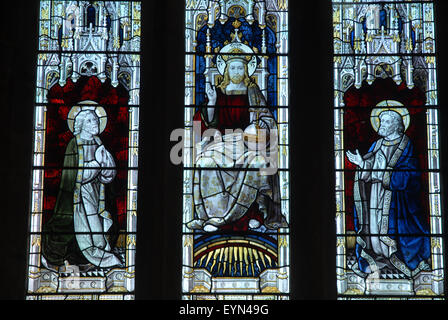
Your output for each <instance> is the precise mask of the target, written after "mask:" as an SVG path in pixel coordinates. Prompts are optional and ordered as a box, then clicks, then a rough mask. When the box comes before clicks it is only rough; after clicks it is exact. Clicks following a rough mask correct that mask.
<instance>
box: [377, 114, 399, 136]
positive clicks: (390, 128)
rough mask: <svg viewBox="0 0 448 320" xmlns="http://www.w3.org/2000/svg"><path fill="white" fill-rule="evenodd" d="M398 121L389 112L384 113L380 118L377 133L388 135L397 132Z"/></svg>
mask: <svg viewBox="0 0 448 320" xmlns="http://www.w3.org/2000/svg"><path fill="white" fill-rule="evenodd" d="M397 129H398V123H397V120H396V119H395V118H394V117H392V116H391V115H389V114H385V115H383V116H382V117H381V118H380V128H379V129H378V134H379V135H380V136H382V137H387V136H390V135H391V134H393V133H395V132H397Z"/></svg>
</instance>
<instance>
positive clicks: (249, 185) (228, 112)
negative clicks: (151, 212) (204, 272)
mask: <svg viewBox="0 0 448 320" xmlns="http://www.w3.org/2000/svg"><path fill="white" fill-rule="evenodd" d="M235 33H236V34H235V36H234V37H233V41H232V42H231V43H229V44H227V45H226V46H224V47H223V48H222V49H221V51H220V54H219V55H218V56H217V69H218V71H219V72H220V74H221V75H222V78H221V81H220V82H219V83H218V84H217V85H216V86H215V87H214V86H212V85H210V83H207V88H206V94H207V106H204V107H202V108H201V110H199V111H198V112H197V113H196V115H195V117H194V120H195V121H200V122H201V128H202V131H204V130H205V129H212V130H211V131H214V132H215V135H214V136H213V137H210V136H208V135H204V137H203V138H202V140H201V141H200V142H199V143H198V148H197V150H199V154H198V155H197V158H196V168H197V169H196V170H195V172H194V195H193V199H194V205H195V218H194V219H193V220H191V221H189V222H188V223H187V227H188V228H190V229H193V230H201V231H206V232H214V231H218V230H234V231H246V230H249V229H250V230H257V231H266V230H268V229H271V230H276V229H278V228H286V227H287V226H288V224H287V222H286V219H285V217H284V216H283V214H282V212H281V208H280V188H279V176H278V174H277V173H276V171H275V173H274V174H262V173H260V171H257V170H253V169H260V168H266V167H268V166H269V160H268V159H267V157H266V155H265V154H264V153H263V151H262V150H258V149H256V148H253V146H254V145H253V144H251V141H252V140H251V139H255V140H253V141H257V140H256V139H257V137H258V136H257V134H258V132H259V131H260V129H263V130H264V132H266V134H267V135H269V134H270V132H271V131H272V130H276V129H277V124H276V121H275V118H274V117H273V115H272V113H271V112H270V110H269V108H267V106H266V99H265V97H264V95H263V93H262V92H261V90H260V88H259V87H258V85H257V83H256V82H255V81H254V79H252V78H251V76H252V75H253V74H254V72H255V69H256V67H257V60H256V56H255V55H254V52H253V51H252V49H251V48H250V47H248V46H247V45H245V44H243V43H241V42H240V41H239V37H238V36H237V29H236V32H235ZM229 132H231V133H229ZM254 137H255V138H254ZM275 139H276V138H275ZM271 144H275V141H271ZM266 147H267V148H268V146H267V145H266ZM269 147H270V150H271V151H273V153H272V154H271V155H273V154H275V156H274V157H277V155H278V153H277V150H276V149H275V148H276V147H277V145H276V144H275V147H272V146H269ZM271 164H272V163H271ZM235 169H236V170H235ZM246 169H249V170H246ZM251 169H252V170H251Z"/></svg>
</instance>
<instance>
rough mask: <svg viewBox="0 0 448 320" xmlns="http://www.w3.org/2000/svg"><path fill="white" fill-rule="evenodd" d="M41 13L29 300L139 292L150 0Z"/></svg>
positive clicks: (62, 6)
mask: <svg viewBox="0 0 448 320" xmlns="http://www.w3.org/2000/svg"><path fill="white" fill-rule="evenodd" d="M39 13H40V14H39V41H38V56H37V77H36V100H35V107H34V144H33V145H34V150H33V166H32V184H31V195H30V197H31V199H30V203H31V206H30V216H29V217H30V218H29V221H30V224H29V225H30V229H29V261H28V279H27V284H28V285H27V299H42V300H45V299H85V300H99V299H100V300H101V299H133V298H134V279H135V278H134V276H135V269H134V265H135V249H136V219H137V177H138V133H139V87H140V84H139V81H140V33H141V21H140V14H141V3H140V2H139V1H95V2H92V1H50V0H42V1H40V10H39Z"/></svg>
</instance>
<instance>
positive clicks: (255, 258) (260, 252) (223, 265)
mask: <svg viewBox="0 0 448 320" xmlns="http://www.w3.org/2000/svg"><path fill="white" fill-rule="evenodd" d="M240 241H242V240H240ZM223 243H226V242H225V241H220V242H215V243H213V244H211V245H210V247H208V246H206V247H203V248H201V249H200V250H198V251H196V252H195V261H196V266H201V267H203V268H204V267H205V268H206V269H207V270H208V271H209V272H211V273H212V274H216V275H220V276H223V275H228V274H231V273H232V272H233V273H239V274H241V275H242V274H244V275H255V274H256V273H257V272H261V271H263V270H265V269H266V268H272V267H275V266H276V264H277V253H276V252H274V251H273V250H271V249H270V248H268V247H263V246H262V245H261V244H259V243H252V242H250V241H248V240H246V241H245V242H244V245H242V243H241V242H240V243H239V244H238V243H234V244H230V243H227V245H226V246H225V247H222V244H223ZM255 244H256V245H255ZM213 247H215V248H213ZM207 251H208V252H207Z"/></svg>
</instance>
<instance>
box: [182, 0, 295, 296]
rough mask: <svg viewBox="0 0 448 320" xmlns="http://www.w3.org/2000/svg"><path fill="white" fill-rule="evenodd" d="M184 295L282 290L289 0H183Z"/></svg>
mask: <svg viewBox="0 0 448 320" xmlns="http://www.w3.org/2000/svg"><path fill="white" fill-rule="evenodd" d="M185 23H186V25H185V48H186V55H185V109H184V112H185V113H184V115H185V116H184V119H185V127H184V146H183V147H184V148H183V154H182V156H183V159H182V161H183V164H184V181H183V192H184V194H183V201H184V205H183V210H184V211H183V243H182V245H183V270H182V290H183V292H182V293H183V298H184V299H193V300H195V299H198V300H199V299H211V300H213V299H287V298H288V297H289V162H288V153H289V148H288V144H289V133H288V129H289V119H288V114H289V113H288V111H289V110H288V93H289V90H288V5H287V1H286V0H275V1H273V0H247V1H233V0H220V1H215V0H198V1H192V0H186V2H185Z"/></svg>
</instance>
